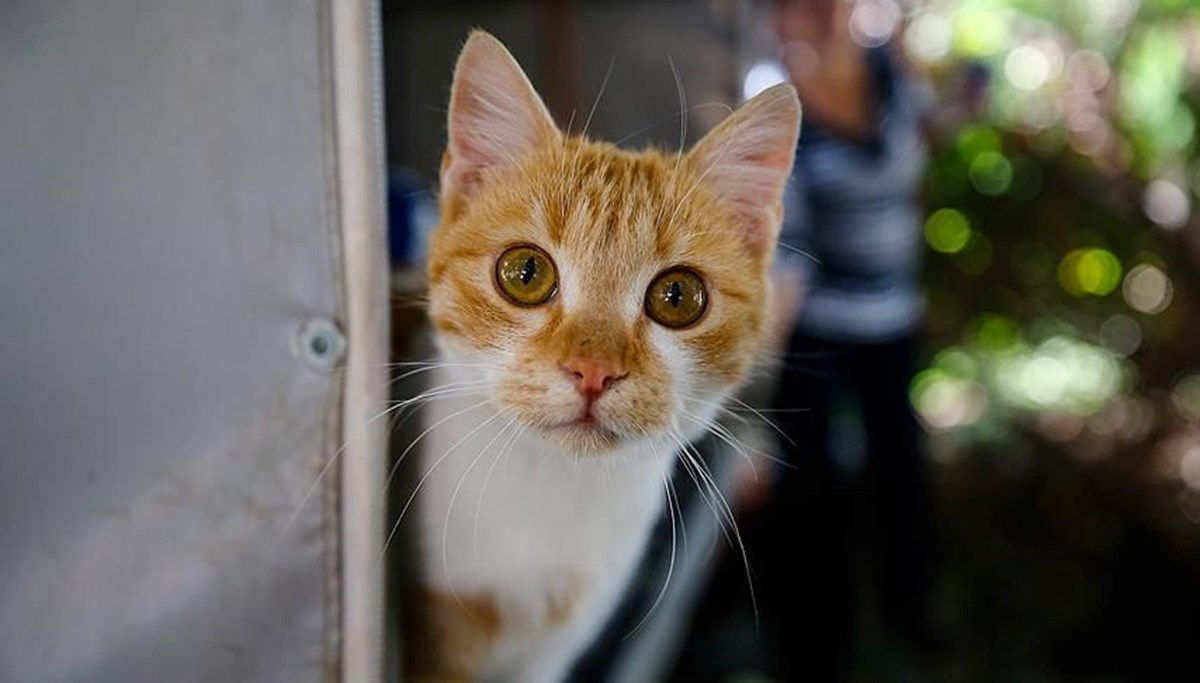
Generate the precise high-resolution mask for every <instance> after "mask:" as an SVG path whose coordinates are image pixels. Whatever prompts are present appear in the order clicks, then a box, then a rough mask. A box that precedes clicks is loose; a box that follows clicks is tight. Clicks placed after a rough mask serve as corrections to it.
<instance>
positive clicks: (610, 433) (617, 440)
mask: <svg viewBox="0 0 1200 683" xmlns="http://www.w3.org/2000/svg"><path fill="white" fill-rule="evenodd" d="M546 432H547V435H548V436H551V437H552V438H554V439H556V440H558V441H559V442H561V443H562V444H563V445H564V446H567V447H568V449H569V450H574V451H578V452H580V453H600V452H604V451H610V450H613V449H615V448H617V447H618V446H620V445H621V442H622V441H623V437H622V436H621V434H619V433H618V432H617V431H615V430H614V429H612V428H611V427H609V426H608V425H606V424H605V422H604V420H602V419H600V418H598V417H596V416H595V415H593V414H591V413H587V414H584V415H580V416H579V417H576V418H574V419H572V420H568V421H566V422H560V423H559V424H557V425H553V426H551V427H549V428H548V429H547V430H546Z"/></svg>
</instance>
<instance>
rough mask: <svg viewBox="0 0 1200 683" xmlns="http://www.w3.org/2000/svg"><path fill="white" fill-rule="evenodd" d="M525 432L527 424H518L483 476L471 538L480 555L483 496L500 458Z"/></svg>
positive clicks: (476, 502) (506, 453)
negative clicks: (480, 520) (480, 521)
mask: <svg viewBox="0 0 1200 683" xmlns="http://www.w3.org/2000/svg"><path fill="white" fill-rule="evenodd" d="M523 433H525V425H523V424H518V425H517V428H516V429H514V430H513V433H512V434H511V435H509V437H508V440H507V441H505V442H504V445H503V446H501V447H500V450H499V451H498V452H497V453H496V459H495V460H492V466H491V467H489V468H488V472H487V476H485V477H484V478H483V486H481V487H480V488H479V498H478V499H477V500H476V501H475V525H474V528H473V530H472V538H471V540H472V543H473V544H474V545H473V547H474V548H475V553H476V556H478V553H479V512H480V510H481V509H482V508H483V497H484V496H485V495H487V488H488V483H490V482H491V480H492V473H493V472H495V471H496V465H498V464H500V460H501V459H502V458H504V457H505V456H506V455H508V453H509V451H510V450H511V449H512V446H513V444H514V443H516V441H517V439H519V438H520V437H521V434H523ZM506 462H507V461H506Z"/></svg>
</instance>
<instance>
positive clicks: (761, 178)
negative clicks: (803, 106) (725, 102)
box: [688, 84, 800, 254]
mask: <svg viewBox="0 0 1200 683" xmlns="http://www.w3.org/2000/svg"><path fill="white" fill-rule="evenodd" d="M799 132H800V101H799V99H797V97H796V90H795V88H793V87H792V86H790V85H787V84H780V85H776V86H772V87H770V88H767V89H766V90H764V91H763V92H762V93H760V94H759V95H758V96H756V97H754V98H753V99H751V100H750V101H749V102H747V103H745V104H744V105H742V106H741V108H739V109H738V110H737V111H735V112H734V113H733V114H731V115H730V116H729V117H728V118H726V119H725V120H724V121H722V122H721V123H720V125H718V126H717V127H716V128H714V129H713V130H712V131H710V132H709V133H708V135H706V136H704V139H702V140H701V141H700V142H698V143H696V146H695V148H693V149H692V151H691V152H689V153H688V161H689V163H690V164H692V165H693V168H694V169H695V172H696V173H700V174H702V177H703V182H704V183H705V184H706V185H707V186H708V187H709V188H710V189H711V190H713V191H714V192H715V193H716V194H717V195H718V196H719V197H721V198H722V199H723V200H724V201H726V202H728V203H729V205H730V206H731V207H732V208H733V211H734V215H735V217H736V219H737V220H738V221H739V224H740V225H739V227H740V228H741V229H743V230H744V237H745V239H746V242H747V244H749V245H750V247H751V248H752V249H754V250H756V251H759V252H761V253H763V254H766V253H768V251H769V249H770V247H771V246H772V245H773V244H774V243H775V240H776V238H777V237H778V236H779V224H780V222H781V221H782V219H783V188H784V185H785V184H786V183H787V180H788V177H789V176H790V175H791V171H792V160H793V157H794V156H795V152H796V137H797V135H799Z"/></svg>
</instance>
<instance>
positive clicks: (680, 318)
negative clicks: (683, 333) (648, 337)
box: [646, 268, 708, 328]
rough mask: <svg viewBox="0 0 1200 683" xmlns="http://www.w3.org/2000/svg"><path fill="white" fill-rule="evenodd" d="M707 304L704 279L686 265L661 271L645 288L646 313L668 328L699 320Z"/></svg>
mask: <svg viewBox="0 0 1200 683" xmlns="http://www.w3.org/2000/svg"><path fill="white" fill-rule="evenodd" d="M707 307H708V290H706V289H705V288H704V280H703V279H701V278H700V276H699V275H697V274H696V273H694V272H692V271H690V270H688V269H686V268H675V269H673V270H668V271H666V272H663V273H660V274H659V275H658V277H656V278H654V282H651V283H650V289H648V290H646V314H647V315H649V316H650V317H651V318H653V319H654V321H655V322H657V323H659V324H660V325H665V326H667V327H675V328H679V327H687V326H688V325H691V324H692V323H694V322H696V321H697V320H699V319H700V316H702V315H704V309H705V308H707Z"/></svg>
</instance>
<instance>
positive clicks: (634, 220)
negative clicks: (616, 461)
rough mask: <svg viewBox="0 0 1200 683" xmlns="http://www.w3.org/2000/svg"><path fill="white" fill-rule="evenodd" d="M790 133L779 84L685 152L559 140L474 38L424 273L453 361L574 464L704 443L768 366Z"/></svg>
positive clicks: (518, 80)
mask: <svg viewBox="0 0 1200 683" xmlns="http://www.w3.org/2000/svg"><path fill="white" fill-rule="evenodd" d="M798 123H799V108H798V103H797V102H796V99H795V95H794V94H793V93H792V92H791V90H790V88H786V89H785V88H780V89H776V90H773V91H769V92H768V93H765V94H764V96H760V98H757V99H756V100H755V101H753V102H751V103H749V104H748V105H747V106H745V107H743V108H742V109H741V110H739V112H738V113H737V115H736V116H735V117H731V118H730V119H727V121H726V122H725V123H724V124H722V126H720V127H718V129H717V130H715V131H714V132H713V133H711V134H710V135H709V136H708V137H706V138H705V139H704V140H703V141H701V142H700V143H699V144H698V145H697V146H696V148H695V149H694V150H693V151H692V152H690V153H689V154H687V155H684V156H675V155H664V154H660V153H658V152H654V151H647V152H643V153H640V154H635V153H630V152H625V151H621V150H618V149H616V148H614V147H612V146H610V145H606V144H603V143H594V142H589V141H586V140H583V139H581V138H571V137H566V136H563V135H562V134H561V133H560V132H559V131H558V130H557V129H556V128H555V126H554V124H553V122H552V121H551V120H550V118H549V116H548V115H547V114H546V112H545V109H544V107H543V106H542V105H541V102H540V100H538V99H537V96H536V94H534V92H533V90H532V88H531V87H530V86H529V84H528V81H527V80H526V79H525V77H524V75H523V74H522V73H521V71H520V69H519V67H517V65H516V63H515V62H514V61H513V60H512V58H511V56H510V55H508V53H507V51H505V50H504V48H503V47H502V46H501V45H500V44H499V43H498V42H497V41H495V39H493V38H491V36H488V35H487V34H482V33H476V34H473V35H472V37H471V38H470V39H469V40H468V43H467V46H466V47H465V48H464V51H463V56H462V57H461V58H460V60H459V65H458V69H457V71H456V73H455V85H454V90H453V95H452V98H451V107H450V141H449V144H448V147H447V151H446V157H445V159H444V162H443V170H442V197H441V208H442V222H441V225H440V226H439V228H438V230H437V231H436V232H435V234H434V236H433V239H432V241H431V248H430V260H429V279H430V287H431V302H432V306H431V316H432V318H433V321H434V324H435V327H436V328H437V330H438V333H439V337H440V342H441V345H442V348H443V350H444V351H445V353H446V354H447V355H449V356H450V357H451V358H450V359H449V360H451V362H453V361H458V362H462V363H467V364H477V365H478V366H479V367H478V378H479V379H480V380H481V381H484V382H485V383H486V389H485V391H486V393H487V395H488V398H489V400H491V401H492V402H493V403H494V404H495V406H496V407H497V408H499V409H500V410H501V411H505V412H506V413H508V414H511V415H512V416H513V417H515V418H517V419H518V420H519V421H520V422H521V423H523V424H524V425H526V426H527V427H529V428H531V429H533V430H536V431H537V432H538V433H540V434H542V435H543V436H544V437H546V438H548V439H551V440H553V441H555V442H557V443H558V444H560V445H561V446H563V447H565V448H566V449H567V450H569V451H572V452H576V453H581V454H586V453H600V452H605V451H610V450H614V449H617V448H621V447H623V446H627V445H630V444H633V443H637V442H641V441H644V440H647V439H650V438H656V437H663V436H665V435H667V434H669V433H671V432H675V433H676V434H678V435H680V437H681V438H683V437H684V435H690V434H693V433H695V432H696V431H697V430H698V429H700V427H701V423H702V422H704V421H706V420H708V419H710V418H711V417H712V415H713V413H714V411H715V410H716V407H715V406H716V405H717V404H718V403H719V401H721V400H722V399H723V397H724V396H725V394H726V393H728V392H729V391H731V390H732V389H733V388H734V387H736V386H737V385H738V383H740V382H741V381H742V380H743V379H744V378H745V376H746V374H747V371H748V369H749V368H750V366H751V364H752V363H753V362H754V361H755V360H756V358H757V357H758V355H759V349H760V344H761V341H762V337H763V333H764V328H765V326H766V324H767V321H766V316H767V310H768V307H767V304H768V291H767V269H768V267H769V264H770V260H771V254H772V251H773V246H774V240H775V235H776V232H777V230H778V223H779V218H780V208H779V204H780V193H781V190H782V186H783V184H784V181H785V180H786V177H787V174H788V171H789V170H790V166H791V160H792V150H793V148H794V145H795V136H796V131H797V127H798Z"/></svg>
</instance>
